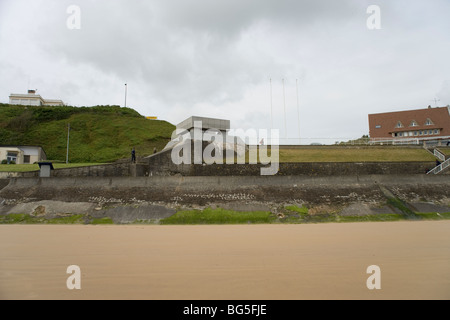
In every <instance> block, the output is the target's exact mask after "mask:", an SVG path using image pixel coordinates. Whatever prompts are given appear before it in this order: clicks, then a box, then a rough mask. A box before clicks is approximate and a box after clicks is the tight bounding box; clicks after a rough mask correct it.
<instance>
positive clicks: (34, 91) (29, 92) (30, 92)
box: [28, 90, 36, 94]
mask: <svg viewBox="0 0 450 320" xmlns="http://www.w3.org/2000/svg"><path fill="white" fill-rule="evenodd" d="M35 93H36V90H28V94H35Z"/></svg>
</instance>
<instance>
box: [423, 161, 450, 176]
mask: <svg viewBox="0 0 450 320" xmlns="http://www.w3.org/2000/svg"><path fill="white" fill-rule="evenodd" d="M448 167H450V158H448V159H447V160H445V161H444V162H442V163H441V164H440V165H438V166H436V167H434V168H433V169H431V170H430V171H428V172H427V174H438V173H439V172H441V171H443V170H445V169H447V168H448Z"/></svg>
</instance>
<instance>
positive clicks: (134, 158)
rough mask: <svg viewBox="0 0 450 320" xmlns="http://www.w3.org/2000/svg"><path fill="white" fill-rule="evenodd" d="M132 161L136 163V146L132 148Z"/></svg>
mask: <svg viewBox="0 0 450 320" xmlns="http://www.w3.org/2000/svg"><path fill="white" fill-rule="evenodd" d="M131 163H136V150H134V147H133V149H132V150H131Z"/></svg>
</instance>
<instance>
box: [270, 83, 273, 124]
mask: <svg viewBox="0 0 450 320" xmlns="http://www.w3.org/2000/svg"><path fill="white" fill-rule="evenodd" d="M270 129H273V103H272V78H270Z"/></svg>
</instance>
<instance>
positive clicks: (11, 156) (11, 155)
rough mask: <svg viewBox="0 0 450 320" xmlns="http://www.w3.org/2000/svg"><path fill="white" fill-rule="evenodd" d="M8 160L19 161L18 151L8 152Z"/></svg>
mask: <svg viewBox="0 0 450 320" xmlns="http://www.w3.org/2000/svg"><path fill="white" fill-rule="evenodd" d="M6 160H7V161H8V162H11V161H14V162H16V163H17V152H8V153H7V154H6Z"/></svg>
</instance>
